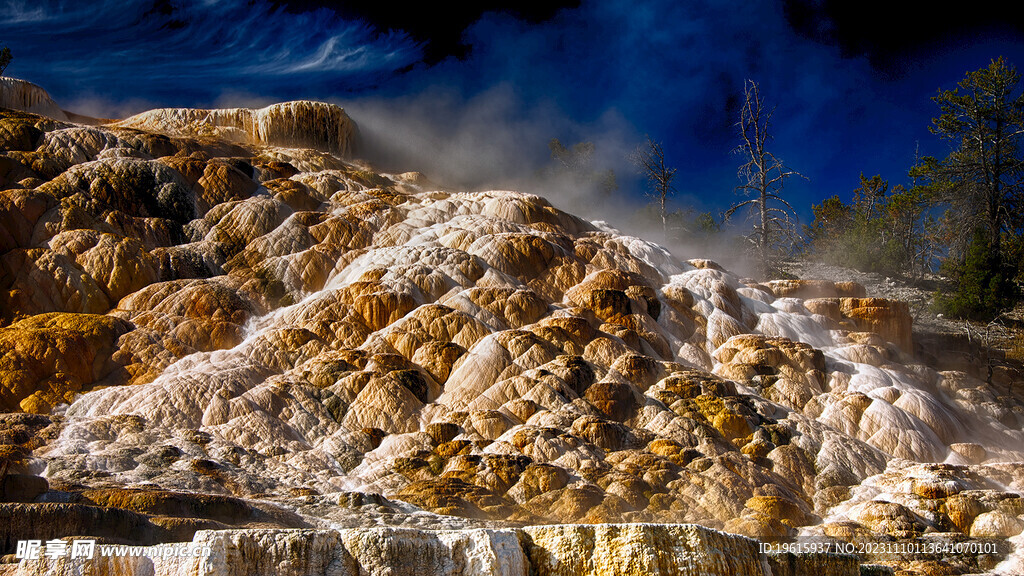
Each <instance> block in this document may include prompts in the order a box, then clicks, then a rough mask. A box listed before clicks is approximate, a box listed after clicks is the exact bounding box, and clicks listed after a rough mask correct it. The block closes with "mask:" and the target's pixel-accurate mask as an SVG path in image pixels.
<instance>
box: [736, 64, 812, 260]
mask: <svg viewBox="0 0 1024 576" xmlns="http://www.w3.org/2000/svg"><path fill="white" fill-rule="evenodd" d="M743 95H744V102H743V107H742V108H741V109H740V121H739V122H737V124H736V125H737V126H738V127H739V129H740V130H739V132H740V136H741V138H742V139H743V143H742V144H740V145H739V147H737V148H736V150H735V151H734V152H735V153H737V154H741V155H742V156H743V158H744V159H745V160H746V161H745V162H744V163H743V165H741V166H740V168H739V171H738V175H739V178H740V180H741V181H742V182H743V184H741V185H740V186H737V187H736V189H737V190H741V191H742V192H743V194H744V195H746V196H751V198H750V199H749V200H744V201H742V202H739V203H737V204H734V205H733V206H732V207H731V208H729V209H728V210H727V211H726V212H725V219H726V220H729V219H730V218H732V216H733V215H734V214H735V213H736V212H737V211H739V210H741V209H743V208H746V209H747V210H748V219H750V220H752V221H753V229H752V230H751V232H750V234H748V235H747V236H746V239H747V240H748V241H749V242H750V243H751V247H752V248H753V250H754V253H755V255H756V257H757V258H758V259H759V261H760V264H761V274H762V276H767V275H768V273H769V271H770V270H771V268H772V267H773V264H774V262H775V260H776V258H777V257H778V255H779V253H780V252H781V250H780V248H781V247H782V245H783V243H784V242H786V241H788V242H790V246H792V245H793V244H794V243H796V242H797V241H798V239H799V233H798V232H797V216H796V210H794V209H793V206H792V205H790V203H789V202H787V201H786V200H785V199H784V198H782V196H781V192H782V188H783V185H784V183H785V180H786V179H787V178H789V177H791V176H799V177H801V178H805V179H806V177H805V176H804V175H802V174H800V173H799V172H796V171H795V170H790V169H789V168H787V167H786V166H785V165H784V164H783V163H782V161H781V160H779V159H778V158H776V157H775V155H774V154H772V153H771V152H769V151H768V150H767V149H766V145H767V143H768V142H769V141H770V140H771V138H772V137H771V133H770V132H769V130H770V128H771V118H772V113H773V112H774V109H771V110H769V109H766V108H765V105H764V100H763V99H762V98H761V92H760V90H759V89H758V86H757V83H756V82H754V81H752V80H747V81H746V82H745V83H744V84H743Z"/></svg>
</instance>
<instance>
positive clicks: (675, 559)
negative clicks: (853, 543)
mask: <svg viewBox="0 0 1024 576" xmlns="http://www.w3.org/2000/svg"><path fill="white" fill-rule="evenodd" d="M193 543H194V544H195V545H196V546H197V547H208V548H209V549H210V556H209V557H207V558H202V559H199V558H186V559H182V558H169V559H168V558H162V557H157V558H153V559H150V558H141V557H138V556H136V557H126V558H117V559H113V558H101V559H99V560H97V561H95V562H96V564H97V566H95V567H94V569H95V570H96V572H95V573H99V574H106V575H108V576H122V575H123V576H128V575H130V574H154V575H156V576H175V575H186V574H224V575H235V574H237V575H239V576H241V575H246V576H276V575H279V574H287V575H296V576H298V575H300V574H301V575H305V574H330V575H332V576H359V575H363V574H367V575H373V576H378V575H380V576H383V575H386V574H430V575H431V576H527V575H536V576H561V575H572V576H607V575H613V574H623V575H625V574H630V575H632V574H637V575H640V574H642V575H644V576H675V575H684V574H701V575H702V576H773V575H774V576H781V575H786V574H800V575H804V574H814V575H815V576H858V575H859V574H860V570H859V566H858V561H857V558H856V557H853V556H843V555H837V554H818V555H807V556H802V557H800V556H793V555H787V554H780V555H774V554H768V555H765V554H761V553H759V551H758V546H757V543H756V542H755V541H753V540H749V539H747V538H743V537H741V536H735V535H732V534H725V533H722V532H718V531H716V530H710V529H708V528H705V527H703V526H697V525H693V524H677V525H664V524H597V525H553V526H527V527H524V528H521V529H499V530H488V529H475V530H410V529H402V528H366V529H345V530H218V531H210V530H204V531H200V532H197V533H196V536H195V539H194V540H193ZM75 565H76V562H75V561H72V560H68V559H60V560H56V561H55V560H45V559H44V560H41V561H40V562H39V563H38V564H36V563H32V564H30V563H23V564H22V565H21V566H19V568H18V569H17V570H15V571H14V572H12V574H14V575H18V576H29V575H35V574H44V573H45V574H51V575H54V576H65V575H68V576H70V575H71V574H77V572H75V571H74V568H75Z"/></svg>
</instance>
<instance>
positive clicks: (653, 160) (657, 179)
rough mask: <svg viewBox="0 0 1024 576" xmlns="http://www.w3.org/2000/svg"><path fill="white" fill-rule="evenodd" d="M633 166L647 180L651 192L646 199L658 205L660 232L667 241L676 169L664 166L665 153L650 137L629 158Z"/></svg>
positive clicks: (658, 143)
mask: <svg viewBox="0 0 1024 576" xmlns="http://www.w3.org/2000/svg"><path fill="white" fill-rule="evenodd" d="M630 160H632V162H633V164H635V165H636V167H637V169H638V170H639V171H640V173H641V174H643V175H644V177H646V178H647V182H648V184H650V186H651V191H650V192H648V193H647V197H648V198H650V199H651V200H653V201H654V202H657V203H658V206H659V209H658V212H659V213H660V215H661V232H662V235H663V239H668V209H667V207H666V205H667V203H668V199H669V197H670V196H672V194H673V193H674V192H675V187H674V186H673V185H672V179H673V178H675V175H676V169H675V168H669V167H668V166H666V165H665V151H664V149H663V148H662V147H661V143H660V142H657V141H655V140H654V139H652V138H651V137H650V136H648V137H647V143H646V144H642V145H641V146H639V147H638V148H637V149H636V151H635V152H633V154H632V155H631V156H630Z"/></svg>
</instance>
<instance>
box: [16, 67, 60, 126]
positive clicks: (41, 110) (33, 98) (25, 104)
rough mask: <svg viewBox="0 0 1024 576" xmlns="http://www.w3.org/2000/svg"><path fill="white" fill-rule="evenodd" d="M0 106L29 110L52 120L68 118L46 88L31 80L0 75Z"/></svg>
mask: <svg viewBox="0 0 1024 576" xmlns="http://www.w3.org/2000/svg"><path fill="white" fill-rule="evenodd" d="M0 108H11V109H14V110H21V111H23V112H31V113H32V114H39V115H40V116H48V117H50V118H53V119H54V120H67V119H68V117H67V115H66V114H64V111H63V110H61V109H60V106H58V105H57V103H56V102H54V101H53V98H50V95H49V94H48V93H47V92H46V90H43V89H42V88H41V87H39V86H36V85H35V84H33V83H31V82H28V81H25V80H19V79H17V78H8V77H6V76H2V77H0Z"/></svg>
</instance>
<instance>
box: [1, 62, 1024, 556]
mask: <svg viewBox="0 0 1024 576" xmlns="http://www.w3.org/2000/svg"><path fill="white" fill-rule="evenodd" d="M4 82H6V84H4V86H7V85H8V84H12V82H14V81H9V80H6V79H5V80H4ZM5 90H7V92H4V94H7V93H8V92H11V90H12V89H10V88H5ZM14 92H17V91H14ZM14 92H12V93H14ZM17 93H19V94H20V92H17ZM5 98H7V97H6V96H5ZM18 102H21V100H11V99H5V100H4V105H5V106H13V107H17V104H18ZM37 111H38V112H41V113H44V114H45V113H46V111H45V110H37ZM57 111H58V112H59V108H57ZM54 115H56V114H54ZM357 134H358V131H357V129H356V127H355V123H354V122H353V121H352V120H350V119H349V118H348V117H347V116H346V115H345V113H344V111H343V110H341V109H340V108H338V107H336V106H331V105H326V104H321V103H311V102H295V103H288V104H281V105H275V106H271V107H268V108H265V109H262V110H243V109H236V110H229V111H216V110H213V111H211V110H202V111H196V110H157V111H152V112H148V113H144V114H140V115H138V116H135V117H132V118H129V119H127V120H124V121H120V122H117V123H113V124H107V125H101V126H84V125H78V124H73V123H70V122H68V121H66V120H64V119H60V118H53V117H47V116H39V115H35V114H30V113H27V112H23V111H18V110H12V109H4V110H0V148H2V150H3V152H2V153H0V189H2V191H0V224H2V226H0V347H2V350H3V353H2V356H0V405H2V408H3V410H4V411H6V414H3V415H0V442H2V446H0V449H2V455H3V458H4V462H5V464H4V467H5V468H4V470H5V474H6V477H5V479H4V485H3V486H4V496H5V500H7V501H8V503H6V504H0V506H2V507H3V508H2V509H3V510H4V512H3V514H4V515H5V517H6V518H10V519H11V521H8V522H5V526H4V528H3V533H4V545H5V546H6V549H5V550H4V553H10V552H12V551H13V542H15V541H17V540H19V539H26V538H40V537H42V538H50V537H60V536H74V535H99V536H100V537H102V538H107V539H109V540H110V541H124V542H128V543H133V544H143V545H149V544H156V543H159V542H173V541H189V540H192V539H193V538H196V539H205V540H204V541H211V542H218V543H220V544H218V545H219V546H221V547H222V548H223V550H222V555H221V556H218V557H217V558H220V560H217V561H219V562H222V564H216V565H215V562H214V561H213V560H211V562H214V563H212V564H209V565H204V566H206V568H203V569H204V570H206V569H209V570H212V571H213V572H214V573H219V572H223V573H239V574H243V573H260V574H262V573H267V574H270V573H275V571H277V573H285V572H281V571H280V570H283V568H281V567H280V566H279V563H280V562H282V559H281V557H279V556H274V554H275V552H273V550H278V552H277V553H279V554H290V552H288V553H286V552H283V551H284V550H291V549H292V548H294V547H295V546H299V544H297V543H298V542H300V541H301V542H305V543H306V544H303V546H305V548H302V549H303V550H305V552H303V554H307V556H308V558H307V557H305V556H304V558H306V560H303V562H307V564H303V566H305V568H301V569H299V568H296V569H295V570H298V571H296V572H294V573H296V574H298V573H338V574H350V573H351V574H356V573H359V574H362V573H372V574H378V573H380V574H385V573H391V572H388V571H387V570H390V569H391V568H387V566H385V564H386V561H385V560H381V562H383V563H382V564H379V566H378V565H374V566H377V567H376V568H374V567H370V568H367V566H369V564H367V562H369V561H368V560H366V558H364V557H363V556H360V554H363V552H360V550H364V548H365V546H377V547H378V548H381V547H383V548H387V547H388V546H397V547H399V548H401V547H402V546H409V545H408V544H396V543H395V542H398V541H401V542H406V541H407V540H408V539H410V538H411V539H419V540H423V541H424V542H428V541H429V542H428V543H427V544H423V546H426V547H427V548H429V549H430V550H434V548H436V550H435V552H436V554H434V553H433V552H431V554H433V556H429V558H433V560H423V559H421V560H418V561H422V562H427V563H428V564H429V565H430V566H434V569H435V572H433V573H438V574H441V573H444V574H470V573H474V574H475V573H487V574H492V573H493V574H525V573H527V571H528V570H533V571H534V573H539V574H610V573H623V574H625V573H652V574H654V573H657V574H675V573H689V572H687V570H690V569H697V568H692V567H691V568H686V558H691V559H692V560H693V562H695V563H696V564H693V565H692V566H704V564H700V562H705V561H707V562H712V563H713V562H717V561H718V560H714V559H712V560H707V558H705V559H704V560H701V559H700V558H703V556H701V554H704V555H705V556H706V555H707V553H708V552H707V549H709V548H714V547H713V546H710V545H708V546H706V547H705V548H704V549H703V551H701V550H702V549H701V546H703V544H701V545H698V543H695V542H698V540H700V539H702V538H703V539H707V540H708V541H709V542H710V541H712V540H713V541H715V542H719V541H720V542H722V544H721V545H720V546H719V547H718V548H717V549H723V548H722V547H725V548H724V549H728V550H733V548H735V550H734V551H733V552H730V553H729V554H728V555H732V556H737V555H738V557H739V559H738V560H736V562H738V564H737V565H736V567H732V568H714V569H713V570H721V571H720V572H714V573H723V574H724V573H733V574H740V573H743V574H767V573H770V570H771V569H770V568H769V567H768V566H769V564H768V559H767V557H765V556H764V555H763V554H760V552H759V551H758V548H757V546H756V543H754V542H752V541H750V540H746V539H742V538H734V537H731V536H726V535H724V534H721V533H719V532H715V531H713V530H705V529H701V528H698V527H679V526H673V525H676V524H684V523H692V524H700V525H703V526H705V527H707V528H711V529H715V530H720V531H724V532H729V533H734V534H740V535H744V536H748V537H751V538H757V539H760V540H762V541H769V542H793V541H796V542H811V541H814V542H853V543H859V542H890V543H892V542H903V543H915V542H916V543H921V542H926V541H936V540H939V541H950V542H963V541H977V542H995V543H997V544H998V552H997V553H994V554H988V555H963V554H961V555H948V556H943V555H941V554H937V555H931V556H929V555H919V556H913V555H910V556H907V557H905V558H898V557H897V558H881V559H875V558H872V557H868V558H861V560H868V561H875V560H878V561H884V562H887V563H889V564H893V565H896V566H898V567H901V568H905V569H913V570H918V571H919V573H930V571H935V570H939V567H941V566H946V565H949V566H952V567H953V569H954V570H956V571H957V573H965V572H980V571H985V570H993V569H995V570H998V571H1001V572H1003V573H1007V574H1011V573H1018V572H1015V571H1016V570H1020V569H1021V563H1020V562H1021V558H1020V556H1017V554H1019V553H1018V552H1015V547H1014V542H1015V540H1014V539H1015V538H1016V539H1017V541H1019V539H1020V537H1019V534H1020V533H1021V530H1022V529H1024V516H1022V515H1024V500H1022V499H1021V498H1020V496H1019V491H1020V490H1022V489H1024V464H1021V458H1022V451H1024V432H1022V423H1024V413H1022V411H1021V409H1020V408H1019V407H1018V406H1016V405H1014V404H1013V403H1012V402H1009V401H1006V400H1003V399H1000V398H999V397H998V396H997V393H996V392H995V391H994V389H993V388H992V387H991V386H989V385H987V384H986V383H984V382H982V381H980V380H978V379H976V378H974V377H972V376H970V375H968V374H967V373H963V372H955V371H937V370H936V369H934V368H932V367H929V366H927V365H924V364H921V363H919V362H918V361H917V360H916V359H915V357H914V355H913V336H912V331H911V328H912V327H911V319H910V315H909V313H908V310H907V307H906V305H905V304H903V303H900V302H893V301H888V300H883V299H878V298H869V297H867V295H866V294H865V293H864V290H863V288H862V287H860V286H859V285H855V284H843V283H839V284H833V283H828V282H801V281H793V280H784V281H769V282H763V283H758V282H755V281H753V280H749V279H743V278H739V277H737V276H735V275H734V274H731V273H730V272H728V271H726V270H724V269H722V268H721V267H720V266H718V265H717V264H715V263H714V262H711V261H708V260H702V259H699V258H698V256H699V255H697V254H693V255H687V256H685V257H688V258H692V259H681V258H680V257H679V256H678V255H673V254H670V253H669V252H668V251H666V250H665V249H663V248H661V247H659V246H658V245H656V244H653V243H651V242H648V241H645V240H643V239H640V238H636V237H631V236H626V235H623V234H621V233H619V232H617V231H616V230H614V229H611V228H608V227H606V226H603V225H602V226H599V225H596V224H593V223H591V222H587V221H585V220H582V219H580V218H577V217H575V216H572V215H571V214H568V213H566V212H563V211H561V210H559V209H558V208H556V207H554V206H553V205H552V204H551V203H549V202H548V201H547V200H545V199H544V197H543V193H544V191H543V190H533V191H529V192H527V191H496V190H492V191H479V192H451V191H446V190H444V189H443V188H442V187H439V186H437V185H434V184H432V183H430V182H429V181H428V180H427V178H426V177H424V176H423V175H421V174H418V173H402V174H385V173H379V172H376V171H374V170H372V169H371V168H370V167H369V166H367V165H365V164H364V163H362V162H361V161H360V160H359V159H358V158H357V157H355V156H353V155H352V152H353V150H354V147H355V139H356V138H357ZM69 518H71V519H72V520H68V519H69ZM616 523H645V524H630V525H628V526H619V525H616ZM555 525H558V526H555ZM583 525H596V526H583ZM111 527H114V528H111ZM116 527H121V528H116ZM289 529H295V530H299V529H301V530H305V532H294V531H289ZM226 530H228V531H226ZM338 530H341V531H340V532H339V531H338ZM197 531H198V532H197ZM264 540H265V541H266V542H271V541H273V542H278V544H279V545H278V546H277V547H276V548H275V547H274V546H271V545H269V544H268V545H267V546H269V548H267V547H264V548H261V549H262V550H264V552H263V554H264V556H265V557H264V556H260V555H258V554H255V553H252V554H249V553H244V549H246V547H247V546H248V547H250V548H253V549H255V548H254V547H257V543H259V542H263V541H264ZM684 541H685V542H690V544H689V545H690V546H692V547H693V550H695V552H694V554H693V555H691V556H687V553H686V551H685V550H686V549H685V547H683V548H679V549H677V550H676V552H677V553H678V554H677V556H672V557H667V556H659V554H660V553H659V552H657V550H659V548H660V547H662V546H663V545H665V543H666V542H668V543H672V542H675V544H671V546H682V544H679V542H684ZM703 541H704V540H700V542H703ZM266 542H264V543H266ZM459 542H462V543H461V544H460V543H459ZM225 543H227V544H225ZM431 543H432V544H431ZM725 543H728V545H726V544H725ZM260 546H262V545H260ZM431 546H433V547H434V548H430V547H431ZM289 547H292V548H289ZM361 547H363V548H361ZM730 547H733V548H730ZM383 548H382V549H383ZM268 549H269V550H271V552H266V550H268ZM232 550H233V551H234V552H232ZM239 550H243V552H239ZM473 550H477V551H478V552H479V554H476V553H471V552H472V551H473ZM579 550H585V552H579ZM317 551H319V552H317ZM342 551H345V552H344V553H342ZM629 551H632V552H629ZM231 554H236V556H235V557H232V556H231ZM239 554H240V555H241V556H238V555H239ZM267 554H269V556H266V555H267ZM310 554H312V556H309V555H310ZM623 554H627V555H632V556H630V557H636V558H638V560H637V562H639V564H636V565H630V566H632V567H630V566H627V565H625V564H617V562H619V563H621V562H622V558H623ZM318 555H319V556H318ZM460 555H466V556H465V558H463V557H462V556H460ZM242 557H244V558H247V559H249V560H246V561H251V562H255V563H256V564H253V565H252V566H249V567H248V568H239V567H237V566H236V567H234V568H230V569H229V568H228V566H229V564H230V563H231V560H229V559H228V560H225V558H236V560H237V561H239V562H241V560H238V558H242ZM261 557H263V558H264V560H265V563H264V564H259V562H264V560H253V559H254V558H261ZM367 557H368V556H367ZM267 558H269V559H267ZM460 558H461V559H460ZM467 558H469V559H472V562H477V561H478V562H480V563H482V564H479V565H477V564H473V563H472V562H470V560H467ZM559 558H562V560H559ZM565 558H573V559H574V560H573V561H572V562H568V563H566V562H567V561H566V560H565ZM332 559H333V560H332ZM826 560H827V561H826ZM826 560H821V562H820V563H819V564H820V566H818V565H817V564H814V562H815V560H814V559H809V558H804V559H803V560H801V562H804V563H805V564H806V566H804V568H801V569H805V568H806V569H807V570H811V569H812V568H810V566H812V565H815V566H818V568H815V569H814V570H816V572H815V573H817V574H846V573H851V571H853V572H852V573H856V570H857V568H856V562H855V561H854V562H853V563H852V564H851V563H850V562H851V561H850V560H848V559H846V560H844V559H842V558H840V557H836V558H832V559H826ZM335 561H336V562H341V563H342V564H344V562H349V564H344V566H342V565H341V564H337V565H336V566H335V568H336V569H337V570H336V571H333V572H332V571H331V570H329V569H328V568H327V566H328V565H331V562H335ZM772 561H773V562H778V561H777V560H772ZM318 562H319V563H320V564H317V563H318ZM430 562H433V564H430ZM573 562H576V563H573ZM645 562H646V564H645ZM257 564H259V565H257ZM425 565H426V564H425ZM43 566H44V565H43V564H39V565H36V564H32V563H31V562H30V561H25V562H23V563H22V564H21V565H20V566H19V567H18V568H17V570H18V572H17V573H41V572H38V571H39V570H43V569H44V568H43ZM54 566H56V565H55V564H53V563H52V562H51V568H53V567H54ZM61 566H63V567H62V568H60V569H61V570H72V569H73V567H71V566H65V565H63V564H62V565H61ZM132 566H134V565H132ZM132 566H128V565H125V566H122V567H120V568H117V567H108V568H105V570H107V571H108V572H105V573H111V574H113V573H130V572H132V571H135V570H143V568H139V567H132ZM210 566H214V567H212V568H211V567H210ZM216 566H219V568H218V567H216ZM310 566H313V567H310ZM315 566H320V568H315ZM359 566H363V568H362V569H360V568H359ZM442 566H443V567H444V568H441V567H442ZM474 566H476V568H474ZM637 566H640V568H637ZM801 566H803V565H801ZM8 567H9V568H11V569H14V567H13V566H8ZM153 569H154V568H153V567H152V566H150V567H149V568H146V570H153ZM194 569H197V568H196V567H192V568H186V567H182V566H177V565H174V566H172V565H169V564H167V563H164V564H161V565H159V566H158V567H157V572H156V573H186V572H187V573H193V572H190V570H194ZM703 569H705V570H709V571H710V570H712V568H703ZM943 569H944V568H943ZM232 570H233V571H232ZM302 570H305V572H302ZM345 570H348V571H345ZM359 570H363V571H359ZM630 570H639V572H631V571H630ZM730 570H731V572H730ZM780 570H782V568H778V567H777V568H776V569H775V573H779V571H780ZM421 572H422V571H421ZM60 573H71V572H60ZM422 573H427V572H422ZM934 573H939V572H934Z"/></svg>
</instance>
